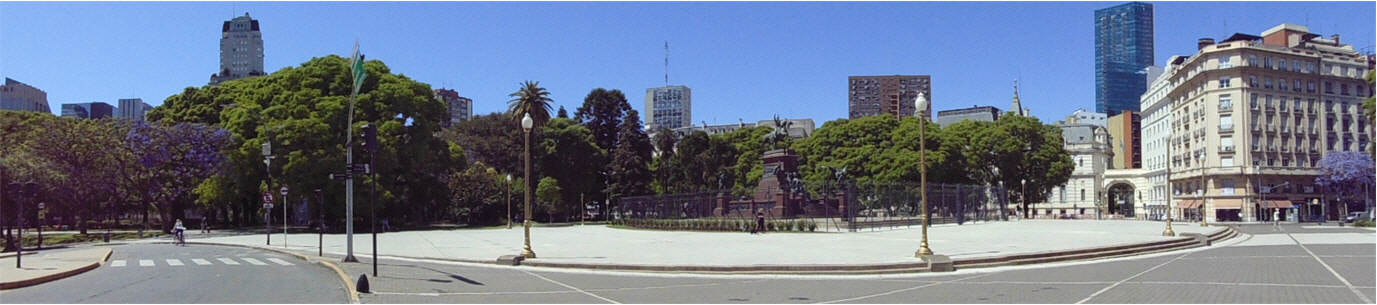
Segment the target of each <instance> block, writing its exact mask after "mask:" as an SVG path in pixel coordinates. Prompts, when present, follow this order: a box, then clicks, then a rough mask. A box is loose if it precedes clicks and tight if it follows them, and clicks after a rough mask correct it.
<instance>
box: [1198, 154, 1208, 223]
mask: <svg viewBox="0 0 1377 305" xmlns="http://www.w3.org/2000/svg"><path fill="white" fill-rule="evenodd" d="M1209 194H1210V184H1209V182H1208V181H1205V164H1204V161H1201V164H1200V226H1202V227H1205V226H1209V224H1208V223H1207V220H1206V219H1205V218H1208V217H1205V211H1206V210H1205V195H1209Z"/></svg>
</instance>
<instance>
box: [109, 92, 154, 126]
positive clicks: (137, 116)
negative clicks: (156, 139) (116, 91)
mask: <svg viewBox="0 0 1377 305" xmlns="http://www.w3.org/2000/svg"><path fill="white" fill-rule="evenodd" d="M149 109H153V106H149V105H148V104H147V103H144V102H143V99H141V98H122V99H120V101H119V108H116V109H115V117H117V118H123V119H129V120H133V121H135V122H142V121H144V117H145V115H147V114H148V110H149Z"/></svg>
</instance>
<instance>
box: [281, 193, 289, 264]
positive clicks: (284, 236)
mask: <svg viewBox="0 0 1377 305" xmlns="http://www.w3.org/2000/svg"><path fill="white" fill-rule="evenodd" d="M289 203H291V201H287V186H286V185H283V186H282V248H283V249H286V248H287V207H288V204H289Z"/></svg>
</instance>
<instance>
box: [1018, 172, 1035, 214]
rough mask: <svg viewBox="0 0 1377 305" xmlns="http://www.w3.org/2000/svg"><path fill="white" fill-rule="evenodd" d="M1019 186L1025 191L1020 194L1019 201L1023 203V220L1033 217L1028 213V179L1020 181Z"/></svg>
mask: <svg viewBox="0 0 1377 305" xmlns="http://www.w3.org/2000/svg"><path fill="white" fill-rule="evenodd" d="M1018 184H1019V186H1020V187H1021V188H1022V189H1023V190H1022V191H1019V193H1018V200H1019V201H1022V202H1023V218H1029V217H1031V216H1030V215H1032V214H1030V213H1029V211H1028V179H1018Z"/></svg>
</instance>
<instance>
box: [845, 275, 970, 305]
mask: <svg viewBox="0 0 1377 305" xmlns="http://www.w3.org/2000/svg"><path fill="white" fill-rule="evenodd" d="M995 273H997V272H991V273H985V274H977V275H974V276H968V277H963V278H959V279H955V280H949V281H941V282H935V283H932V284H927V285H922V286H917V287H909V288H904V289H899V290H893V291H889V292H884V293H876V294H872V295H867V296H859V297H854V298H850V299H841V300H834V301H827V302H821V303H819V304H833V303H841V302H850V301H855V300H862V299H869V298H873V297H878V296H886V295H891V294H895V293H900V292H904V291H910V290H917V289H923V288H928V287H932V286H937V285H941V284H946V283H951V282H956V281H963V280H968V279H974V278H980V277H986V276H990V275H993V274H995Z"/></svg>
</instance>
